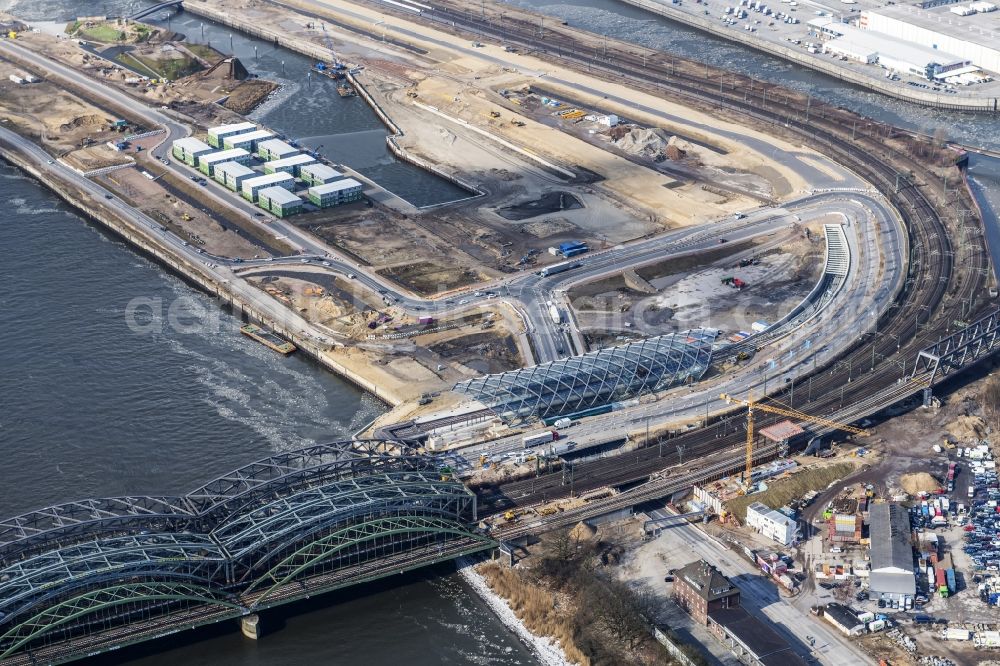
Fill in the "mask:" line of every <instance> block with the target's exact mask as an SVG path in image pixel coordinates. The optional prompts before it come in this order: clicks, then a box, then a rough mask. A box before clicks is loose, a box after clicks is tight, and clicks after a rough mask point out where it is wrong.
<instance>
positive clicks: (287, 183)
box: [240, 173, 295, 203]
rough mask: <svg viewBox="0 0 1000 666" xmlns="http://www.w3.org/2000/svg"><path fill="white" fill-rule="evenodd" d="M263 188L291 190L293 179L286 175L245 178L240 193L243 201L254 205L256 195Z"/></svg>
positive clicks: (270, 174) (293, 185)
mask: <svg viewBox="0 0 1000 666" xmlns="http://www.w3.org/2000/svg"><path fill="white" fill-rule="evenodd" d="M265 187H287V188H288V189H291V188H293V187H295V178H293V177H292V176H291V175H289V174H287V173H269V174H267V175H265V176H256V177H255V178H247V179H246V180H244V181H243V184H242V185H241V187H240V191H241V192H242V193H243V198H244V199H247V200H248V201H253V202H254V203H256V202H257V194H258V193H259V192H260V191H261V190H262V189H264V188H265Z"/></svg>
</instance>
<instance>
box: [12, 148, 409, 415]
mask: <svg viewBox="0 0 1000 666" xmlns="http://www.w3.org/2000/svg"><path fill="white" fill-rule="evenodd" d="M0 158H3V159H5V160H7V161H8V162H10V163H11V164H13V165H14V166H16V167H18V168H19V169H21V170H22V171H24V172H25V173H27V174H29V175H30V176H32V177H33V178H35V179H36V180H38V181H39V182H40V183H42V184H43V185H44V186H45V187H47V188H48V189H49V190H51V191H52V192H53V193H55V194H56V195H57V196H58V197H59V198H60V199H62V200H63V201H65V202H66V203H67V204H69V205H70V206H73V207H74V208H75V209H76V210H77V211H78V212H79V213H80V214H81V215H83V216H84V217H86V218H87V219H89V220H91V221H93V222H96V223H98V224H100V225H101V226H102V227H104V228H105V229H107V230H109V231H111V232H112V233H113V234H115V235H116V236H118V237H120V238H122V239H123V240H125V241H126V242H128V243H129V244H131V245H132V246H133V247H135V248H136V249H138V250H140V251H141V252H143V253H144V254H146V255H147V256H149V257H150V258H152V259H153V260H154V261H156V262H157V263H159V264H160V265H162V266H164V267H166V268H167V269H169V270H170V271H172V272H173V273H175V274H176V275H179V276H180V277H181V278H183V279H184V280H185V281H187V282H188V283H189V284H191V285H193V286H195V287H197V288H199V289H201V290H202V291H204V292H205V293H207V294H209V295H211V296H214V297H215V298H216V299H218V300H219V301H220V302H222V303H223V304H226V305H228V306H229V307H230V308H231V309H232V311H233V313H234V314H236V315H238V316H239V317H240V318H241V319H245V320H247V321H253V322H257V323H260V324H262V325H264V326H267V327H268V328H271V329H272V330H274V331H275V332H276V333H277V334H278V335H281V336H282V337H284V338H286V339H288V340H290V341H291V342H292V343H294V344H295V346H296V347H298V349H299V350H300V351H301V352H303V353H305V354H306V355H307V356H309V357H310V358H312V359H313V360H315V361H316V362H317V363H319V364H320V365H322V366H323V367H325V368H327V369H328V370H330V371H332V372H334V373H336V374H337V375H339V376H340V377H343V378H344V379H346V380H348V381H350V382H351V383H352V384H354V385H355V386H357V387H358V388H360V389H362V390H364V391H368V392H369V393H371V394H373V395H374V396H375V397H377V398H378V399H379V400H382V401H383V402H386V403H387V404H389V405H391V406H393V407H395V406H397V405H399V404H401V403H402V402H403V400H402V398H400V397H399V396H395V395H392V394H391V393H387V392H386V391H385V390H383V389H381V388H379V386H378V385H376V384H375V383H374V382H372V381H371V380H370V379H368V378H367V377H364V376H363V375H360V374H358V373H357V372H355V371H353V370H351V369H350V368H348V367H346V366H344V365H342V364H340V363H338V362H337V361H336V360H335V359H332V358H330V357H329V355H328V354H327V353H325V352H326V351H328V350H327V349H325V348H324V347H322V346H320V345H317V344H316V343H315V342H313V341H312V340H308V339H304V338H302V337H301V336H298V335H296V334H295V333H293V332H292V331H290V330H287V329H286V328H285V327H284V326H283V325H282V323H281V322H280V321H277V320H275V319H274V318H273V317H271V316H270V315H268V314H266V313H264V312H261V311H260V310H259V309H257V308H255V307H254V306H253V305H251V304H250V303H248V302H246V301H245V300H243V299H242V298H241V297H240V296H239V295H238V294H236V293H234V292H233V291H232V290H231V289H228V288H227V287H226V285H225V284H222V283H219V282H218V281H216V280H215V279H213V278H212V277H211V276H209V275H207V274H205V273H203V272H202V271H201V270H199V269H198V267H197V266H195V265H193V264H191V263H189V262H187V261H184V260H183V259H182V258H179V257H177V256H176V255H174V254H173V253H171V252H170V251H169V250H167V249H166V248H164V247H163V246H162V245H160V244H159V243H158V242H156V240H155V239H153V238H150V237H149V235H148V234H147V233H146V231H145V230H144V229H141V228H136V227H135V226H134V225H133V224H131V223H130V222H128V221H126V220H124V219H121V218H119V217H117V216H115V215H114V214H111V213H110V212H109V211H107V210H106V209H105V208H104V207H103V206H100V205H87V202H86V201H84V200H81V199H78V198H76V197H74V196H73V195H72V194H71V192H70V190H71V189H72V188H70V187H67V186H66V184H64V183H63V182H61V181H60V180H59V179H58V178H56V177H54V176H53V175H52V174H50V173H49V172H48V171H47V170H46V169H45V168H44V166H42V165H38V164H35V162H33V161H32V160H31V159H30V158H29V157H28V156H27V155H24V154H22V153H21V152H20V151H18V150H17V149H16V148H14V147H13V146H10V145H8V144H6V143H5V142H4V141H3V139H2V137H0Z"/></svg>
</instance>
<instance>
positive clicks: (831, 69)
mask: <svg viewBox="0 0 1000 666" xmlns="http://www.w3.org/2000/svg"><path fill="white" fill-rule="evenodd" d="M619 1H620V2H622V3H624V4H626V5H628V6H630V7H635V8H637V9H641V10H643V11H647V12H649V13H651V14H656V15H657V16H662V17H663V18H665V19H667V20H668V21H674V22H675V23H680V24H681V25H684V26H687V27H689V28H692V29H694V30H697V31H699V32H703V33H706V34H709V35H712V36H713V37H716V38H718V39H723V40H725V41H727V42H730V43H732V44H738V45H740V46H743V47H746V48H749V49H753V50H755V51H760V52H762V53H766V54H768V55H770V56H773V57H775V58H780V59H781V60H783V61H785V62H790V63H793V64H795V65H799V66H801V67H805V68H806V69H809V70H811V71H814V72H819V73H820V74H824V75H826V76H831V77H833V78H835V79H837V80H839V81H844V82H845V83H850V84H851V85H856V86H858V87H860V88H863V89H865V90H868V91H871V92H875V93H877V94H881V95H886V96H888V97H891V98H893V99H898V100H901V101H904V102H909V103H911V104H917V105H919V106H923V107H927V108H933V109H946V110H952V111H964V112H973V113H998V112H1000V97H981V98H975V97H969V96H957V97H955V96H953V97H942V96H941V95H935V94H932V93H925V92H922V91H920V90H910V89H908V88H907V87H905V86H895V85H890V84H888V83H886V82H885V81H882V80H881V79H878V78H876V77H873V76H867V75H865V74H863V73H860V72H854V71H852V70H849V69H845V68H843V67H838V66H837V65H836V64H835V63H833V62H828V61H826V60H823V59H820V58H813V57H811V56H810V55H809V54H805V53H800V52H798V51H794V50H792V49H789V48H787V47H784V46H782V45H781V44H776V43H771V42H770V41H768V40H766V39H763V38H760V37H755V36H753V35H746V34H743V32H741V31H734V30H732V29H726V30H724V29H722V28H721V27H720V26H719V25H718V24H717V23H716V22H713V21H711V20H708V19H707V18H702V17H700V16H696V15H693V14H689V13H687V12H685V11H684V10H682V9H677V8H675V7H674V6H673V5H670V4H660V3H658V2H651V1H650V0H619ZM737 36H738V37H739V38H737ZM943 100H947V101H943Z"/></svg>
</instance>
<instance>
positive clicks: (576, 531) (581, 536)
mask: <svg viewBox="0 0 1000 666" xmlns="http://www.w3.org/2000/svg"><path fill="white" fill-rule="evenodd" d="M596 534H597V528H596V527H591V526H590V525H588V524H587V523H584V522H579V523H577V524H576V525H574V526H573V529H571V530H570V531H569V536H570V538H572V539H575V540H577V541H590V540H591V539H593V538H594V535H596Z"/></svg>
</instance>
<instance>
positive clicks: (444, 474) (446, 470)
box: [438, 466, 455, 481]
mask: <svg viewBox="0 0 1000 666" xmlns="http://www.w3.org/2000/svg"><path fill="white" fill-rule="evenodd" d="M438 472H439V473H440V474H441V480H442V481H451V479H452V477H453V476H454V475H455V472H454V471H453V470H452V469H451V467H447V466H445V467H442V468H441V469H439V470H438Z"/></svg>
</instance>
